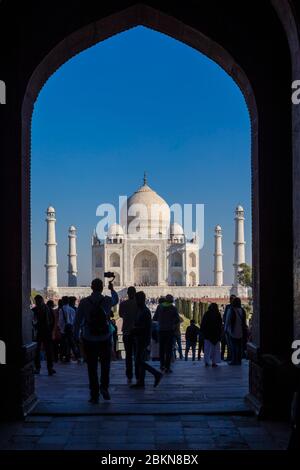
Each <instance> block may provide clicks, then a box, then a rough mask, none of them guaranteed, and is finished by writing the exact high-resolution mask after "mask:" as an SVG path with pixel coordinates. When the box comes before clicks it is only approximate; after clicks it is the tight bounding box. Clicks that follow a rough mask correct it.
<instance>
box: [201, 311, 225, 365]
mask: <svg viewBox="0 0 300 470" xmlns="http://www.w3.org/2000/svg"><path fill="white" fill-rule="evenodd" d="M200 330H201V333H202V334H203V337H204V361H205V366H206V367H208V366H209V365H210V362H212V367H217V363H218V362H220V341H221V335H222V317H221V314H220V312H219V308H218V305H217V304H216V303H212V304H210V305H209V307H208V310H207V312H206V313H205V314H204V316H203V318H202V322H201V326H200Z"/></svg>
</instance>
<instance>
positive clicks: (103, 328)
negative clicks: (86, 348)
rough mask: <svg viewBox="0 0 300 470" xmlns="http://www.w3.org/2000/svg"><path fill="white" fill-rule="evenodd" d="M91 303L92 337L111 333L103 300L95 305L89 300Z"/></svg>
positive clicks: (90, 326)
mask: <svg viewBox="0 0 300 470" xmlns="http://www.w3.org/2000/svg"><path fill="white" fill-rule="evenodd" d="M89 302H90V304H91V305H92V308H91V311H90V314H89V319H88V326H89V330H90V334H91V335H92V336H102V335H107V334H108V333H109V322H108V319H107V315H106V313H105V310H104V308H103V307H102V305H101V304H102V300H100V302H97V303H93V302H92V301H91V300H89Z"/></svg>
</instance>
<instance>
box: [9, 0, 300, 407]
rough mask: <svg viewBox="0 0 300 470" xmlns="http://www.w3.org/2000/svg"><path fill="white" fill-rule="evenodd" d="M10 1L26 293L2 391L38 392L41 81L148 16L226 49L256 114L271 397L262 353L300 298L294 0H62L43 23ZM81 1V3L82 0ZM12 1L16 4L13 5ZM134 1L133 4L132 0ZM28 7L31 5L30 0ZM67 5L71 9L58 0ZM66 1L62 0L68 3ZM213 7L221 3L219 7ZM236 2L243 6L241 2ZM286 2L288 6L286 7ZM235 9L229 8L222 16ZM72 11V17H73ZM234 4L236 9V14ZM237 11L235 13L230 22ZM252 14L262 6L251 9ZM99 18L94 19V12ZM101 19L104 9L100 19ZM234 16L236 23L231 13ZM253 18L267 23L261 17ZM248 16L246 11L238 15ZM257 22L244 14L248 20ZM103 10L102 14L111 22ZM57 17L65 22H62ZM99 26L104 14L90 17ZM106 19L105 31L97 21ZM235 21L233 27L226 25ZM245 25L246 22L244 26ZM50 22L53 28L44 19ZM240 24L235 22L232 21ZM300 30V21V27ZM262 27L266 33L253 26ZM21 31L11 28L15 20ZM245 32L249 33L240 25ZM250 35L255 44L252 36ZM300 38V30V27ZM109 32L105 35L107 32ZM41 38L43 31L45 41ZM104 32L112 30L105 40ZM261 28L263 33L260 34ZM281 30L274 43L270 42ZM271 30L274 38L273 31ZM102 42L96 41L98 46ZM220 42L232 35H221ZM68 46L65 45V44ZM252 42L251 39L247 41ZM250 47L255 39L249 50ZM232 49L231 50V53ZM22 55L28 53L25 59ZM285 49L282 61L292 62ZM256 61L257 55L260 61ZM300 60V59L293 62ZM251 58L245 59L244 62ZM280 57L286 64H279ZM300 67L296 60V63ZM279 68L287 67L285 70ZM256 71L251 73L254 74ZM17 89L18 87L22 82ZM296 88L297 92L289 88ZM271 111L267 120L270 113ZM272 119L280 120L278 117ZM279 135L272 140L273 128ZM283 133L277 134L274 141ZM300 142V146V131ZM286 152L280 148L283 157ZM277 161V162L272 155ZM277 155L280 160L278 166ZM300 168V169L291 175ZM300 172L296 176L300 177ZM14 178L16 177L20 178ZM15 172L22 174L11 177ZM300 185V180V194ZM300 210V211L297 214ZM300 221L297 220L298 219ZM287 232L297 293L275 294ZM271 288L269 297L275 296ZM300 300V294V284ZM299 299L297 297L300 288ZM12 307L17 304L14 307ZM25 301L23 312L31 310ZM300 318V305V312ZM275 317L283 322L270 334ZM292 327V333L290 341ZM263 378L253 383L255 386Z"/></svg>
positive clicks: (18, 255)
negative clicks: (33, 177)
mask: <svg viewBox="0 0 300 470" xmlns="http://www.w3.org/2000/svg"><path fill="white" fill-rule="evenodd" d="M7 3H8V2H2V4H1V5H0V8H1V13H2V15H0V25H1V26H2V28H0V37H1V38H2V41H0V50H1V52H3V54H2V58H3V61H2V64H1V65H3V70H5V73H4V75H3V77H1V78H4V80H5V83H6V84H7V104H6V105H5V110H4V108H1V109H0V111H1V114H0V115H1V117H3V116H4V119H3V123H2V124H3V125H2V127H1V129H0V135H1V139H0V145H1V150H2V157H3V158H2V160H1V168H2V169H3V174H4V176H5V177H4V178H3V185H2V188H1V191H2V193H1V194H2V200H6V199H8V200H9V201H10V204H9V207H4V209H3V215H4V218H5V220H6V222H7V227H8V229H9V230H7V233H2V234H1V235H2V240H3V242H2V243H3V246H6V247H7V250H6V253H4V255H3V256H4V263H3V265H4V266H5V273H4V274H5V277H6V278H7V280H8V285H9V286H11V288H13V289H15V288H16V286H17V292H16V295H15V296H14V298H13V299H12V300H11V299H10V302H8V301H7V300H6V299H4V300H3V310H4V312H5V314H4V316H3V318H2V319H1V320H0V321H1V322H3V324H4V329H3V330H2V331H5V339H6V342H7V345H8V346H7V358H8V360H7V362H8V367H7V369H6V372H5V375H4V376H2V372H0V375H1V381H2V378H3V377H4V380H3V383H4V382H5V383H6V382H7V383H11V384H13V389H14V390H15V392H14V393H11V392H10V391H9V390H8V389H7V390H6V389H3V390H2V391H1V392H3V393H2V395H3V396H4V399H3V400H2V401H1V407H2V408H1V411H2V409H3V411H4V412H5V414H6V412H7V410H8V409H9V410H10V411H11V412H12V410H13V413H14V414H24V413H26V410H28V409H29V408H30V407H31V406H32V403H33V402H34V380H33V376H32V359H33V356H34V346H33V345H32V343H31V328H30V323H29V320H28V318H29V315H28V313H29V311H28V294H29V292H30V262H29V260H30V146H31V134H30V132H31V119H32V112H33V107H34V102H35V100H36V98H37V96H38V93H39V91H40V89H41V88H42V87H43V85H44V84H45V83H46V81H47V79H48V78H49V77H50V76H51V74H53V73H54V72H55V70H57V68H58V67H59V66H60V65H62V64H63V63H64V62H66V61H67V60H68V59H70V58H71V57H73V56H74V55H75V54H77V53H79V52H81V51H82V50H84V49H86V48H87V47H90V46H91V45H94V44H96V43H97V42H99V40H104V39H106V38H107V37H110V36H112V35H113V34H117V33H119V32H121V31H125V30H126V29H128V28H130V27H133V26H136V25H138V24H141V25H144V26H148V27H150V28H152V29H154V30H157V31H159V32H163V33H165V34H169V35H170V36H172V37H174V38H176V39H178V40H181V41H182V42H184V43H185V44H188V45H190V46H191V47H194V48H195V49H197V50H199V51H200V52H202V53H204V54H206V55H207V56H208V57H210V58H211V59H212V60H215V61H216V62H217V63H218V64H219V65H221V66H222V67H223V68H224V70H226V71H227V72H228V73H229V75H230V76H232V78H233V79H234V80H235V81H236V83H238V85H239V86H240V88H241V90H242V92H243V94H244V96H245V99H246V102H247V104H248V108H249V112H250V118H251V132H252V135H251V141H252V194H253V199H252V217H253V224H252V226H253V237H252V239H253V264H254V267H255V269H254V310H255V318H254V330H255V331H254V343H255V344H254V345H253V350H252V351H253V354H252V360H251V362H252V364H253V368H252V371H251V373H250V384H251V383H252V390H251V393H252V394H253V395H255V396H256V397H257V400H258V402H264V403H266V402H267V400H266V397H267V395H268V393H265V387H264V380H265V379H264V376H263V366H262V364H261V362H260V356H261V353H263V352H269V353H272V354H275V355H278V356H281V355H283V354H285V353H286V350H287V346H288V345H289V344H290V338H291V331H290V318H289V315H288V316H287V325H285V327H284V330H282V329H281V330H280V328H279V327H278V325H279V324H280V321H279V319H280V311H282V309H283V308H284V307H285V308H286V310H287V311H288V312H289V311H290V310H292V306H293V305H294V306H295V305H296V303H295V302H294V304H293V301H292V300H291V297H293V290H292V289H291V286H290V277H292V274H291V272H290V264H291V263H290V258H291V255H290V250H289V248H290V244H291V245H292V246H294V245H293V242H292V236H291V234H290V232H291V230H290V225H291V217H292V214H294V216H295V214H296V216H295V217H294V227H296V228H297V230H296V229H295V232H294V233H295V235H296V236H298V233H299V232H298V228H299V220H300V219H299V212H300V205H299V200H298V199H297V197H296V188H298V189H299V184H300V183H299V181H300V172H299V168H300V165H299V156H298V155H299V147H298V144H299V137H297V136H295V138H294V141H293V142H294V166H293V168H294V170H295V171H293V173H292V171H291V167H292V163H291V158H290V153H291V152H290V142H291V136H292V132H290V131H291V126H290V121H291V115H292V113H290V111H291V109H290V108H291V106H289V105H288V104H287V102H286V97H287V96H288V93H289V91H290V88H289V85H290V83H289V79H290V76H291V75H292V74H291V71H290V56H289V58H288V57H287V53H286V49H287V43H288V41H287V36H288V34H287V33H286V31H285V32H284V28H283V26H282V25H283V24H284V21H283V17H284V16H285V18H286V19H287V24H289V25H291V23H292V22H291V18H292V19H293V21H295V22H296V28H297V27H298V28H299V22H298V25H297V20H296V15H294V12H293V11H292V9H291V8H290V6H291V5H292V4H293V3H294V2H293V1H292V0H290V1H287V0H278V1H277V5H279V7H280V8H278V9H277V12H275V8H274V5H275V3H276V0H273V1H272V3H273V6H271V2H259V4H260V5H259V11H257V10H256V8H258V7H257V6H256V5H254V4H253V3H251V4H250V5H251V6H249V9H248V14H247V17H246V18H245V14H244V8H245V6H244V5H243V6H241V7H240V8H241V11H239V5H238V3H235V5H234V9H233V7H232V4H231V2H228V3H227V2H226V11H225V10H222V4H221V3H220V5H219V6H218V7H217V9H216V8H215V7H213V6H212V4H211V2H201V8H202V10H201V15H199V16H196V15H193V8H194V2H189V1H187V2H186V3H185V4H184V6H181V7H180V8H179V9H178V8H177V6H176V4H175V3H174V4H172V5H171V4H168V5H166V4H163V2H161V4H160V5H159V7H158V2H150V1H148V2H147V3H148V4H153V5H154V6H155V8H156V9H155V8H152V7H151V6H148V5H145V4H142V5H141V4H133V2H127V1H123V2H121V3H120V4H119V3H118V5H117V6H114V7H111V6H105V8H104V7H103V8H102V5H101V6H100V5H97V6H95V7H94V6H92V5H91V4H89V2H88V1H87V2H86V3H85V4H84V5H83V4H82V3H81V2H77V1H76V0H75V1H74V4H73V8H72V9H71V10H70V9H69V8H67V9H64V8H65V7H64V5H63V4H60V5H59V7H58V6H57V5H56V4H55V5H52V6H51V9H50V10H51V11H49V18H48V23H45V24H43V21H45V20H44V16H43V15H42V14H41V12H40V11H39V9H32V10H31V11H27V10H26V22H23V18H22V12H23V13H24V10H21V14H20V15H16V9H15V8H16V6H15V4H14V2H10V5H9V6H7ZM79 3H80V5H79ZM3 4H4V5H3ZM127 7H128V8H127ZM18 8H19V6H18ZM57 8H59V9H58V10H57ZM60 9H61V10H62V14H60V13H61V11H60ZM210 9H211V10H210ZM235 9H236V11H235ZM279 10H280V13H279ZM222 14H223V16H222ZM64 15H68V21H67V22H66V21H65V18H66V17H67V16H64ZM226 15H227V16H226ZM230 15H231V16H232V21H230ZM251 15H252V16H251ZM92 17H93V20H92V21H90V20H91V18H92ZM96 18H102V19H101V20H98V19H96ZM228 18H229V27H227V26H226V20H228ZM252 18H255V20H257V23H255V22H252V23H251V20H252ZM236 19H240V22H241V23H239V21H236ZM244 20H245V21H246V23H245V24H243V21H244ZM260 20H261V22H262V23H263V21H265V22H266V24H267V25H268V34H267V35H266V37H263V40H262V41H260V40H259V39H260V33H261V32H260V30H259V28H260V27H261V26H260V25H261V23H260ZM99 21H100V22H101V23H99ZM52 23H53V25H54V26H55V28H53V25H52ZM86 23H88V25H92V26H91V27H89V26H88V25H87V24H86ZM5 24H7V25H11V24H16V27H17V28H18V30H19V32H20V34H18V35H11V34H9V35H7V36H6V31H7V30H6V28H5V27H4V26H5ZM100 24H101V30H100V31H99V30H98V29H97V25H100ZM224 25H225V27H224ZM235 25H237V30H235V29H234V26H235ZM41 26H43V27H41ZM230 27H231V29H232V31H234V32H232V31H230ZM298 30H299V29H298ZM253 31H255V34H252V32H253ZM9 32H10V31H9ZM234 34H237V36H234ZM245 35H247V41H248V42H247V44H248V43H249V47H245V41H244V39H245V37H244V36H245ZM296 35H297V41H298V36H299V35H298V31H296ZM100 36H101V37H100ZM37 38H38V41H37V40H36V39H37ZM99 38H100V39H99ZM257 38H258V39H257ZM268 38H269V43H268ZM264 41H265V42H264ZM88 44H90V45H88ZM220 44H222V45H223V47H222V46H220ZM269 44H270V45H271V46H274V50H275V51H276V54H275V55H276V57H274V58H273V57H272V54H270V51H268V52H269V53H266V55H265V57H262V56H261V55H260V51H267V50H268V45H269ZM58 46H60V47H58ZM243 48H244V49H243ZM241 49H243V50H242V51H241ZM229 51H230V52H229ZM20 58H21V61H20V60H18V59H20ZM281 60H282V63H280V61H281ZM251 61H252V63H251ZM293 63H294V62H293ZM242 64H243V65H242ZM278 64H279V65H278ZM295 70H296V69H295ZM276 72H278V76H277V74H276ZM268 73H274V80H273V82H272V83H271V85H272V86H270V83H268ZM244 79H245V81H244ZM12 90H14V91H12ZM286 90H288V91H286ZM276 91H278V96H277V98H278V100H277V102H276V104H277V108H276V107H275V108H272V106H270V103H271V101H272V99H273V96H274V93H275V92H276ZM258 117H259V119H258ZM268 121H269V122H268ZM293 126H294V128H293V132H297V135H298V136H299V112H297V113H296V112H295V113H294V114H293ZM270 134H272V139H271V137H270ZM271 140H272V142H271ZM296 141H297V142H298V144H297V145H296V144H295V142H296ZM281 151H282V155H283V154H284V155H285V162H284V163H285V165H284V166H283V167H282V175H279V172H280V170H279V169H278V166H279V164H278V159H279V154H280V152H281ZM274 155H275V156H274ZM271 157H272V158H273V162H272V158H271ZM268 165H270V168H268ZM290 172H291V175H292V177H291V178H290V177H289V176H288V175H289V173H290ZM280 176H281V177H282V178H283V180H284V182H285V183H286V182H290V183H291V187H292V188H293V191H294V201H293V204H294V210H293V208H292V206H293V204H292V203H291V200H290V194H289V192H288V194H285V195H284V197H283V200H282V202H280V200H279V199H278V197H277V194H276V191H274V189H276V188H278V186H279V185H280ZM292 180H293V181H292ZM11 181H13V182H14V187H13V188H12V185H11ZM9 183H10V184H9ZM272 190H273V191H274V194H273V197H274V201H273V202H274V205H278V207H279V209H281V210H282V209H283V207H284V202H286V203H287V204H286V207H285V210H286V214H287V217H286V227H285V232H284V231H283V230H282V229H281V228H280V226H279V227H278V228H277V233H274V230H272V229H273V227H274V224H273V223H272V221H273V219H275V218H276V211H275V209H273V208H272V201H271V196H269V194H270V193H271V192H272ZM299 193H300V192H299V191H298V194H299ZM297 214H298V215H297ZM296 220H297V222H296ZM281 238H282V239H283V240H284V241H285V242H287V244H288V247H287V248H288V249H287V251H286V256H285V258H284V257H283V256H282V255H281V254H280V252H277V258H278V259H279V261H277V262H279V263H281V264H282V269H284V271H285V277H284V279H283V280H282V289H283V291H284V292H285V302H283V301H282V300H281V299H277V298H275V296H274V294H272V285H271V282H270V280H269V279H268V272H272V275H273V276H274V284H275V285H277V282H278V281H280V278H279V275H278V274H277V273H276V265H275V263H274V261H272V257H274V251H272V250H276V248H278V244H279V243H280V240H281ZM299 259H300V249H299V245H298V246H297V247H295V246H294V273H296V277H294V287H295V290H296V288H297V287H298V286H299V278H300V269H299V266H300V261H299ZM291 291H292V293H291ZM266 292H269V296H267V295H266ZM297 295H298V300H299V301H300V295H299V294H297ZM294 300H295V301H297V299H296V297H295V299H294ZM6 312H7V314H6ZM20 312H22V316H21V315H20ZM298 317H299V312H298ZM270 321H272V322H273V325H274V328H273V329H272V334H271V335H270V334H268V333H269V329H270V328H269V325H270ZM297 325H298V323H297ZM280 337H281V338H284V340H283V341H281V343H280ZM250 388H251V387H250Z"/></svg>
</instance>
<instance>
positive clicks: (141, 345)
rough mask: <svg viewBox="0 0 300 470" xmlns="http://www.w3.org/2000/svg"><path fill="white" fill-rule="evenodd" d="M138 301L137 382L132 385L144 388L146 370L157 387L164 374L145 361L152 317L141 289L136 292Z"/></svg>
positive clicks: (136, 334)
mask: <svg viewBox="0 0 300 470" xmlns="http://www.w3.org/2000/svg"><path fill="white" fill-rule="evenodd" d="M136 303H137V307H138V312H137V318H136V321H135V326H134V329H133V334H134V336H135V343H136V352H135V363H136V364H135V366H136V371H137V383H136V384H135V385H132V386H131V387H132V388H144V386H145V374H146V370H147V371H148V372H150V374H152V375H154V378H155V381H154V387H157V385H158V384H159V382H160V380H161V378H162V374H161V373H160V372H159V371H158V370H156V369H155V368H154V367H152V366H150V365H149V364H148V363H147V362H146V361H145V359H146V355H147V347H148V346H149V344H150V341H151V329H152V319H151V312H150V310H149V309H148V308H147V307H146V296H145V293H144V292H142V291H141V292H137V293H136Z"/></svg>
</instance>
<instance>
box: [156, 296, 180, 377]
mask: <svg viewBox="0 0 300 470" xmlns="http://www.w3.org/2000/svg"><path fill="white" fill-rule="evenodd" d="M173 302H174V299H173V296H172V295H170V294H168V295H167V296H166V298H165V300H164V301H163V302H162V303H160V304H159V305H158V307H157V309H156V312H155V314H154V317H153V320H154V321H158V325H159V358H160V368H161V370H162V371H165V372H166V373H169V372H172V370H171V359H172V350H173V344H174V335H175V330H176V327H177V325H178V324H180V318H179V314H178V311H177V308H176V307H175V305H173Z"/></svg>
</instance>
